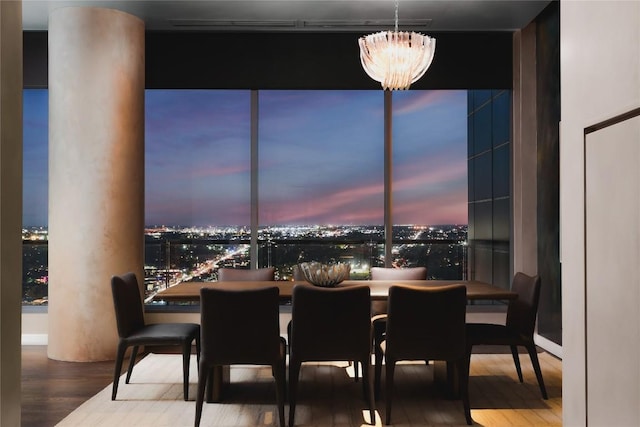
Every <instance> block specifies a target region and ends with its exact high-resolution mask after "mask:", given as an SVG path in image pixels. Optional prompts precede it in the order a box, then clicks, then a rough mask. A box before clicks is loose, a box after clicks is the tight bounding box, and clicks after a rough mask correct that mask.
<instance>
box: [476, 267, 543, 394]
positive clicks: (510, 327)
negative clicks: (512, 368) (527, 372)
mask: <svg viewBox="0 0 640 427" xmlns="http://www.w3.org/2000/svg"><path fill="white" fill-rule="evenodd" d="M511 290H512V291H514V292H516V293H517V294H518V298H517V299H515V300H512V301H510V302H509V307H508V308H507V321H506V324H505V325H498V324H489V323H469V324H467V347H468V348H467V353H468V357H469V358H470V357H471V352H472V348H473V346H474V345H480V344H486V345H508V346H509V347H511V354H512V355H513V361H514V363H515V365H516V371H517V373H518V379H519V380H520V382H523V378H522V369H521V367H520V358H519V356H518V346H522V347H524V348H526V349H527V352H528V353H529V357H530V358H531V364H532V365H533V370H534V372H535V374H536V378H537V380H538V386H539V387H540V392H541V393H542V398H543V399H547V389H546V388H545V386H544V380H543V379H542V371H541V370H540V362H539V361H538V353H537V351H536V345H535V343H534V342H533V332H534V330H535V324H536V315H537V314H538V301H539V300H540V277H539V276H529V275H526V274H524V273H520V272H519V273H516V275H515V276H514V278H513V283H512V286H511Z"/></svg>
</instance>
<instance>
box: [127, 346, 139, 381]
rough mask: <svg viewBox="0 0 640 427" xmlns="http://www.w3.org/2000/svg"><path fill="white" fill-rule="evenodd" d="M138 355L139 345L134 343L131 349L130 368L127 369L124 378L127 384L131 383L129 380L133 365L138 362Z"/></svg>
mask: <svg viewBox="0 0 640 427" xmlns="http://www.w3.org/2000/svg"><path fill="white" fill-rule="evenodd" d="M137 356H138V346H137V345H134V346H133V349H132V350H131V358H130V359H129V368H128V369H127V377H126V379H125V380H124V383H125V384H129V380H130V379H131V373H132V372H133V365H135V363H136V357H137Z"/></svg>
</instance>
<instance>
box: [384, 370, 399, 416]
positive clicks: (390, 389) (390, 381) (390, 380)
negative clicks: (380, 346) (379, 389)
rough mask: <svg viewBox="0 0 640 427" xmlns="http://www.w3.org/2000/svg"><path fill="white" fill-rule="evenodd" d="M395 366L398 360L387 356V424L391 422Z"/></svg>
mask: <svg viewBox="0 0 640 427" xmlns="http://www.w3.org/2000/svg"><path fill="white" fill-rule="evenodd" d="M395 367H396V361H395V360H389V358H388V357H387V360H386V365H385V373H386V377H385V381H386V385H385V393H386V394H385V400H386V403H387V407H386V414H385V421H384V423H385V424H391V400H392V398H391V396H392V392H393V374H394V371H395Z"/></svg>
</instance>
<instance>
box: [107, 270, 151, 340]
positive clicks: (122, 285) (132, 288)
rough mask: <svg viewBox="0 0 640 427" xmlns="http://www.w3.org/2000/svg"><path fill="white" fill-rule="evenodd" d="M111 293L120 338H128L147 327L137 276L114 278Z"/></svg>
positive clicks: (126, 274)
mask: <svg viewBox="0 0 640 427" xmlns="http://www.w3.org/2000/svg"><path fill="white" fill-rule="evenodd" d="M111 293H112V295H113V305H114V307H115V310H116V322H117V324H118V335H119V336H120V338H127V337H128V336H130V335H131V334H132V333H134V332H135V331H137V330H139V329H140V328H143V327H144V325H145V322H144V311H143V307H142V297H141V296H140V288H139V287H138V279H137V278H136V275H135V274H134V273H131V272H129V273H125V274H123V275H120V276H113V277H112V278H111Z"/></svg>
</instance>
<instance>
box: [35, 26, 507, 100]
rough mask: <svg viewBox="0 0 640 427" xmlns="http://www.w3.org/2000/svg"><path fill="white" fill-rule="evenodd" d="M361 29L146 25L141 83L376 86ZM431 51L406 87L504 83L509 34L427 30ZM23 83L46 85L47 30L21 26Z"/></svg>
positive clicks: (487, 86) (227, 86) (252, 86)
mask: <svg viewBox="0 0 640 427" xmlns="http://www.w3.org/2000/svg"><path fill="white" fill-rule="evenodd" d="M362 35H363V34H361V33H237V34H236V33H210V32H209V33H205V32H147V34H146V40H145V43H146V49H145V52H146V53H145V55H146V58H145V63H146V86H147V88H150V89H157V88H199V89H209V88H210V89H379V88H380V84H379V83H377V82H375V81H373V80H372V79H371V78H369V76H367V74H366V73H365V72H364V70H363V69H362V66H361V64H360V56H359V54H360V53H359V47H358V38H359V37H360V36H362ZM430 35H431V36H433V37H435V38H436V53H435V57H434V60H433V63H432V64H431V67H430V68H429V70H428V71H427V73H426V74H425V76H424V77H423V78H422V79H420V80H419V81H418V82H416V83H414V84H413V85H412V86H411V88H412V89H510V88H511V85H512V62H511V60H512V35H511V33H506V32H500V33H435V34H434V33H430ZM24 84H25V87H46V86H47V33H46V32H25V33H24Z"/></svg>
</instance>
